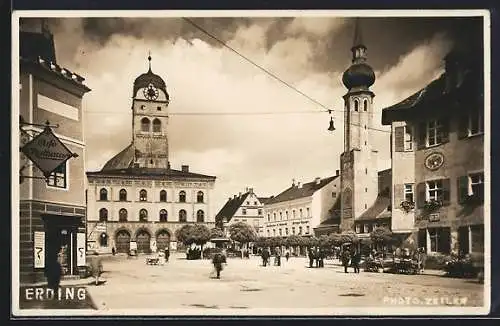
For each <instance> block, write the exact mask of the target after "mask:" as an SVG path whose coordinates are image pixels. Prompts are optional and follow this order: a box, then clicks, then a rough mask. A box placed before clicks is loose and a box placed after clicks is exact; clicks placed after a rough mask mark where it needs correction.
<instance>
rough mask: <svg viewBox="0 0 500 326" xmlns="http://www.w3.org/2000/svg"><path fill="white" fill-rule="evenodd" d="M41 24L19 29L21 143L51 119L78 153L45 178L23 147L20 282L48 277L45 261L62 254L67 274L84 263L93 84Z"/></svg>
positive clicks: (56, 131) (60, 135)
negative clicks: (88, 108) (61, 57)
mask: <svg viewBox="0 0 500 326" xmlns="http://www.w3.org/2000/svg"><path fill="white" fill-rule="evenodd" d="M40 25H41V26H38V28H31V29H29V30H24V29H23V28H21V30H20V34H19V41H20V48H19V51H20V58H19V59H20V61H19V65H20V76H19V77H20V79H19V94H20V102H19V110H20V111H19V113H20V122H21V123H20V131H19V132H20V147H21V148H22V147H24V146H25V145H26V144H28V143H29V142H30V141H32V140H33V139H34V137H36V136H37V135H40V134H41V133H42V132H43V131H44V130H45V129H44V126H45V124H46V123H47V122H48V123H49V124H50V127H51V130H52V132H53V135H54V136H55V137H56V138H53V139H54V140H55V141H57V142H62V145H64V146H62V147H63V148H64V147H65V149H66V150H69V152H70V153H73V154H76V155H72V157H70V158H69V159H67V160H66V161H65V162H64V163H62V164H61V165H59V166H58V167H57V168H56V169H55V170H54V171H53V172H52V173H51V174H50V175H49V176H48V178H46V177H45V176H44V175H43V173H42V171H41V170H40V169H38V167H37V166H36V165H35V164H34V162H32V161H31V160H30V159H29V158H28V157H27V156H25V155H24V154H23V153H20V171H19V173H20V180H19V182H20V185H19V187H20V189H19V196H20V198H19V205H20V224H19V235H20V243H19V245H20V247H19V253H15V254H16V255H17V254H18V259H19V263H20V270H19V272H20V282H21V283H22V284H26V283H34V282H39V281H42V280H44V279H45V276H44V269H45V267H46V266H48V265H49V264H51V263H52V262H54V261H56V260H57V259H58V257H59V261H60V263H61V265H62V271H63V274H64V275H68V276H69V275H78V274H79V270H80V269H81V268H83V267H84V266H85V216H86V211H85V141H84V133H83V117H82V98H83V96H84V95H85V93H87V92H89V91H90V89H89V88H88V87H87V86H85V84H84V83H83V81H84V78H83V77H82V76H80V75H78V74H77V73H75V72H72V71H69V70H68V69H65V68H63V67H61V66H60V65H58V64H57V61H56V53H55V46H54V39H53V36H52V34H51V33H50V31H49V30H48V29H47V28H45V27H44V26H43V24H40ZM57 139H58V140H57ZM41 146H44V148H37V150H40V152H42V150H43V153H47V151H50V148H49V147H50V144H45V145H44V144H41ZM45 147H47V148H45Z"/></svg>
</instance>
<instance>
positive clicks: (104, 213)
mask: <svg viewBox="0 0 500 326" xmlns="http://www.w3.org/2000/svg"><path fill="white" fill-rule="evenodd" d="M107 220H108V210H107V209H106V208H101V209H100V210H99V222H106V221H107Z"/></svg>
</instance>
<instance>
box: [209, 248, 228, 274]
mask: <svg viewBox="0 0 500 326" xmlns="http://www.w3.org/2000/svg"><path fill="white" fill-rule="evenodd" d="M225 262H226V258H225V256H224V255H223V254H222V253H221V252H216V253H215V255H214V258H213V259H212V264H213V265H214V269H215V272H216V278H218V279H220V272H221V271H222V264H223V263H225Z"/></svg>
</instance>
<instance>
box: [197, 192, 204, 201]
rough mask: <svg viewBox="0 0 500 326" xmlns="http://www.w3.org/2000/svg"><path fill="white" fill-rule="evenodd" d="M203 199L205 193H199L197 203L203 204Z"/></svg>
mask: <svg viewBox="0 0 500 326" xmlns="http://www.w3.org/2000/svg"><path fill="white" fill-rule="evenodd" d="M203 197H204V194H203V191H198V193H197V194H196V202H198V203H203V199H204V198H203Z"/></svg>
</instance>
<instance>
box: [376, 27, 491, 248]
mask: <svg viewBox="0 0 500 326" xmlns="http://www.w3.org/2000/svg"><path fill="white" fill-rule="evenodd" d="M475 39H476V40H482V37H480V33H479V34H478V35H476V38H475ZM477 43H478V42H474V41H471V42H464V44H467V45H466V46H463V47H462V46H455V48H454V49H453V50H452V51H451V52H449V54H448V55H447V56H446V57H445V58H444V61H445V71H444V73H443V74H442V75H441V76H440V77H439V78H437V79H435V80H433V81H432V82H431V83H429V84H428V85H427V86H425V87H424V88H422V89H421V90H420V91H418V92H416V93H415V94H413V95H411V96H410V97H408V98H407V99H405V100H403V101H401V102H400V103H397V104H394V105H392V106H391V107H388V108H385V109H383V112H382V123H383V124H385V125H390V126H391V131H392V133H391V135H392V137H391V145H392V150H391V154H392V190H393V191H392V199H391V200H392V207H393V209H392V231H393V232H394V233H400V234H401V235H402V237H403V238H408V239H409V241H410V242H414V243H415V244H417V245H418V247H423V248H426V251H427V252H428V253H442V254H449V253H450V252H455V253H461V254H467V253H483V251H484V214H485V213H484V111H485V106H484V63H483V57H482V53H483V50H482V44H481V45H476V44H477Z"/></svg>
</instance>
